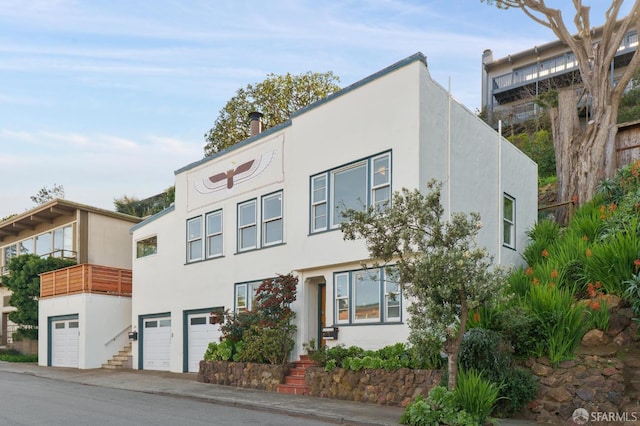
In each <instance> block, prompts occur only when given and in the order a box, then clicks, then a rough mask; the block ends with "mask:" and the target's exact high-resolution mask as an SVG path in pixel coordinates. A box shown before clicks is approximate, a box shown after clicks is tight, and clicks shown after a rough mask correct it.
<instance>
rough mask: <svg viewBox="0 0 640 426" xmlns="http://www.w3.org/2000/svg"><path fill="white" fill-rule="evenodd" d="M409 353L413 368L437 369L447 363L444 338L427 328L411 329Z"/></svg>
mask: <svg viewBox="0 0 640 426" xmlns="http://www.w3.org/2000/svg"><path fill="white" fill-rule="evenodd" d="M409 355H410V357H411V363H412V365H413V368H422V369H425V370H430V369H433V370H436V369H439V368H441V367H442V366H443V364H444V363H445V362H444V361H445V358H443V357H442V339H440V338H439V337H438V336H436V335H434V334H433V333H430V332H428V330H425V329H420V330H419V329H417V328H412V329H411V333H409Z"/></svg>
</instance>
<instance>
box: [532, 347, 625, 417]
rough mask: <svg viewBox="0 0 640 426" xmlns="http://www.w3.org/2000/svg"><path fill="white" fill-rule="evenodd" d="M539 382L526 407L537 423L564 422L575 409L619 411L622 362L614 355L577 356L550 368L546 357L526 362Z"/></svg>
mask: <svg viewBox="0 0 640 426" xmlns="http://www.w3.org/2000/svg"><path fill="white" fill-rule="evenodd" d="M527 366H528V367H530V368H531V371H532V372H533V374H535V375H536V376H537V377H538V379H539V381H540V388H539V389H538V394H537V396H536V399H535V400H534V401H533V402H531V403H530V404H529V406H528V408H529V410H530V413H531V414H532V415H531V416H530V417H532V418H533V419H535V420H536V421H537V422H544V423H556V424H559V423H564V422H565V421H567V419H571V416H572V414H573V412H574V410H575V409H577V408H584V409H586V410H587V411H588V412H590V413H591V412H618V409H619V407H620V406H621V405H622V404H623V402H625V400H624V391H625V385H624V368H625V366H624V363H623V362H622V361H620V360H619V359H617V358H615V357H613V358H609V357H601V356H598V355H579V356H577V357H576V359H575V360H571V361H564V362H561V363H560V364H559V365H558V366H557V367H555V368H553V367H552V366H551V365H550V363H549V360H548V359H547V358H537V359H531V360H529V361H528V363H527Z"/></svg>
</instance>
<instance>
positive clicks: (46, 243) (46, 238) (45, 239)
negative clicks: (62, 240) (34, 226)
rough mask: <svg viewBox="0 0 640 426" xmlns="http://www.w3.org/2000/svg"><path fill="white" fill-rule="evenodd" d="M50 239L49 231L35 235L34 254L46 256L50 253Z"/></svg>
mask: <svg viewBox="0 0 640 426" xmlns="http://www.w3.org/2000/svg"><path fill="white" fill-rule="evenodd" d="M52 240H53V239H52V234H51V232H47V233H44V234H40V235H38V236H37V237H36V254H37V255H38V256H48V255H49V254H51V245H52V243H53V241H52Z"/></svg>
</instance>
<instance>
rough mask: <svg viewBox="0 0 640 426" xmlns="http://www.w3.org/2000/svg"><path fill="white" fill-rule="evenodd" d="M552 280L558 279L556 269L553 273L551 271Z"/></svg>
mask: <svg viewBox="0 0 640 426" xmlns="http://www.w3.org/2000/svg"><path fill="white" fill-rule="evenodd" d="M551 278H553V279H556V278H558V271H557V270H555V269H554V270H553V271H551Z"/></svg>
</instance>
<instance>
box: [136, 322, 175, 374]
mask: <svg viewBox="0 0 640 426" xmlns="http://www.w3.org/2000/svg"><path fill="white" fill-rule="evenodd" d="M142 338H143V342H144V343H143V347H142V353H143V355H142V356H143V364H142V368H143V369H144V370H166V371H168V370H169V354H170V350H171V318H169V317H166V318H148V319H145V320H144V330H143V336H142Z"/></svg>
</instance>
